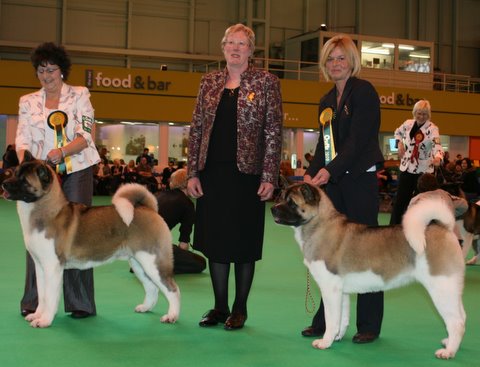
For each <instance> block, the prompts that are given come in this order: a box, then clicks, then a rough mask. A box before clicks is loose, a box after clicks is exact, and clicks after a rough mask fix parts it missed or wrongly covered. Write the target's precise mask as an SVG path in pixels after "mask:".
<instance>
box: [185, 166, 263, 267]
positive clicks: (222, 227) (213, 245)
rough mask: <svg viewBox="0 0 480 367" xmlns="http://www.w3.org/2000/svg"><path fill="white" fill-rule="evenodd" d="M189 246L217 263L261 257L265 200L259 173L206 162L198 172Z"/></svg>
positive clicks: (239, 261) (251, 259) (243, 261)
mask: <svg viewBox="0 0 480 367" xmlns="http://www.w3.org/2000/svg"><path fill="white" fill-rule="evenodd" d="M200 181H201V184H202V189H203V193H204V195H203V196H202V197H201V198H199V199H197V207H196V220H195V230H194V244H193V247H194V248H195V249H196V250H198V251H201V252H202V253H203V254H204V255H205V256H206V257H207V258H208V259H209V260H211V261H213V262H219V263H231V262H234V263H247V262H253V261H256V260H260V259H261V258H262V248H263V233H264V226H265V202H264V201H261V200H260V197H259V196H258V195H257V191H258V188H259V186H260V175H248V174H244V173H241V172H240V171H239V170H238V168H237V166H236V163H235V162H209V164H207V167H206V168H205V170H203V171H202V172H201V173H200Z"/></svg>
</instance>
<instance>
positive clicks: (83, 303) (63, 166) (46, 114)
mask: <svg viewBox="0 0 480 367" xmlns="http://www.w3.org/2000/svg"><path fill="white" fill-rule="evenodd" d="M31 61H32V65H33V68H34V69H35V71H36V75H37V78H38V80H39V82H40V84H41V85H42V88H41V89H40V90H39V91H36V92H33V93H30V94H27V95H25V96H22V97H21V98H20V103H19V113H18V115H19V117H18V127H17V135H16V139H15V144H16V149H17V154H18V159H19V161H20V162H22V161H23V158H24V153H25V151H26V150H29V151H30V152H31V153H32V155H33V156H34V157H35V158H38V159H42V160H46V161H48V162H50V163H51V164H52V165H55V167H56V168H57V172H59V174H60V175H61V183H62V189H63V191H64V192H65V195H66V197H67V199H68V200H69V201H73V202H77V203H82V204H85V205H87V206H91V205H92V196H93V166H94V165H95V164H96V163H98V162H99V161H100V157H99V155H98V151H97V149H96V147H95V144H94V142H93V139H92V130H93V129H94V126H95V125H94V124H95V119H94V115H93V112H94V110H93V107H92V104H91V103H90V93H89V91H88V89H87V88H85V87H74V86H70V85H68V84H66V83H65V81H67V79H68V75H69V72H70V67H71V62H70V58H69V56H68V54H67V52H66V51H65V49H64V48H63V47H62V46H57V45H55V44H54V43H51V42H48V43H44V44H42V45H40V46H38V47H37V48H36V49H35V50H34V51H33V53H32V55H31ZM59 111H60V112H59ZM61 118H64V119H65V124H66V125H65V126H64V128H63V129H61V136H58V133H56V130H57V131H58V129H55V126H54V124H55V122H58V121H61ZM63 296H64V304H65V311H66V312H71V316H72V317H73V318H84V317H88V316H91V315H95V314H96V308H95V300H94V289H93V270H92V269H88V270H77V269H67V270H65V271H64V276H63ZM37 305H38V295H37V285H36V277H35V264H34V262H33V260H32V258H31V257H30V255H29V254H28V253H27V274H26V281H25V293H24V295H23V298H22V300H21V302H20V308H21V314H22V315H24V316H26V315H28V314H30V313H32V312H34V311H35V309H36V308H37Z"/></svg>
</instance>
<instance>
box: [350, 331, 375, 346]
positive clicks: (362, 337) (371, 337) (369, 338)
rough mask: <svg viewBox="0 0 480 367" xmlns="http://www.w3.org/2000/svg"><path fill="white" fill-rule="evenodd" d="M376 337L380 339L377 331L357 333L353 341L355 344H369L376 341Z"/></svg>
mask: <svg viewBox="0 0 480 367" xmlns="http://www.w3.org/2000/svg"><path fill="white" fill-rule="evenodd" d="M376 339H378V334H375V333H371V332H366V333H356V334H355V335H354V336H353V338H352V342H354V343H355V344H367V343H371V342H373V341H375V340H376Z"/></svg>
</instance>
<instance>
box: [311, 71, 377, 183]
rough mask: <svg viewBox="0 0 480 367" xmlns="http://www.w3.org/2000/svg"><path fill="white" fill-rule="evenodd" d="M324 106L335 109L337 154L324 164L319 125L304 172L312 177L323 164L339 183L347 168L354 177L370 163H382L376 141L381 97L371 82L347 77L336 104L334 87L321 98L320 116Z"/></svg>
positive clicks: (334, 128) (321, 134) (334, 136)
mask: <svg viewBox="0 0 480 367" xmlns="http://www.w3.org/2000/svg"><path fill="white" fill-rule="evenodd" d="M327 107H330V108H332V110H333V111H334V117H333V120H332V126H333V139H334V143H335V150H336V153H337V155H336V157H335V158H334V159H333V160H332V161H330V163H328V164H327V165H326V166H325V151H324V145H323V133H322V126H321V125H320V135H319V139H318V143H317V147H316V149H315V155H314V158H313V160H312V162H311V163H310V166H309V167H308V169H307V171H306V174H308V175H310V176H312V177H313V176H315V175H316V174H317V172H318V171H319V170H320V169H321V168H323V167H325V168H326V169H327V171H328V172H329V173H330V176H331V177H330V180H331V181H332V182H338V180H340V179H341V177H342V176H343V175H344V174H346V172H347V171H348V172H349V174H351V175H352V176H353V178H355V177H358V176H359V175H360V174H362V173H364V172H365V171H366V170H368V169H369V168H370V167H372V166H373V165H378V164H380V163H382V162H383V155H382V152H381V150H380V147H379V143H378V133H379V130H380V99H379V97H378V94H377V92H376V91H375V88H374V87H373V86H372V84H370V83H369V82H368V81H366V80H362V79H358V78H355V77H351V78H349V79H348V80H347V84H346V85H345V89H344V91H343V95H342V99H341V100H340V104H339V105H338V107H337V102H336V87H333V88H332V89H331V90H330V91H329V92H328V93H327V94H326V95H325V96H324V97H323V98H322V99H321V100H320V106H319V114H318V116H319V117H320V114H321V113H322V111H323V110H324V109H325V108H327Z"/></svg>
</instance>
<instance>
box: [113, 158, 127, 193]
mask: <svg viewBox="0 0 480 367" xmlns="http://www.w3.org/2000/svg"><path fill="white" fill-rule="evenodd" d="M123 170H124V166H122V165H121V163H120V159H118V158H117V159H114V160H113V165H112V167H110V174H111V176H112V188H111V190H112V193H114V192H115V191H117V189H118V188H119V187H120V185H121V184H122V183H123V182H124V179H125V176H124V175H123Z"/></svg>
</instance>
